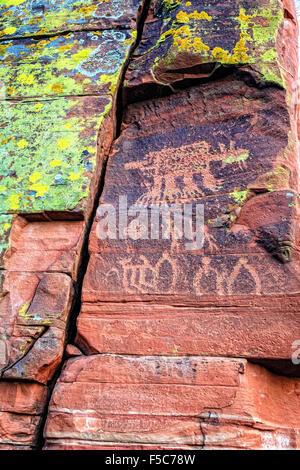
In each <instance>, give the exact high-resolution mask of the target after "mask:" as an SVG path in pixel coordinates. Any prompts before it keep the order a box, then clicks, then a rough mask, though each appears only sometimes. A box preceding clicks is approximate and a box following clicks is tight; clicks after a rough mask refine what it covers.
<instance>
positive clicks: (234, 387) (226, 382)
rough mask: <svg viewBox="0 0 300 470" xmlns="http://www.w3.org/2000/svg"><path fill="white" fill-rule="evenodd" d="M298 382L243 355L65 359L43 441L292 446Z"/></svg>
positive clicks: (51, 445)
mask: <svg viewBox="0 0 300 470" xmlns="http://www.w3.org/2000/svg"><path fill="white" fill-rule="evenodd" d="M299 385H300V384H299V380H297V379H287V378H282V377H276V376H274V375H273V374H271V373H269V372H267V371H266V370H264V369H263V368H261V367H260V366H257V365H253V364H249V363H247V361H245V360H242V359H240V360H237V359H227V358H204V357H199V356H198V357H193V356H190V357H185V358H183V357H171V358H161V357H158V356H143V357H132V356H124V355H123V356H114V355H109V356H106V355H100V356H91V357H89V358H86V357H80V358H76V359H71V360H69V361H68V362H67V363H66V365H65V367H64V370H63V372H62V375H61V377H60V379H59V381H58V383H57V385H56V388H55V392H54V395H53V396H52V400H51V405H50V409H49V418H48V424H47V427H46V435H47V438H48V441H47V442H48V443H47V445H46V449H70V448H79V449H80V448H87V449H89V448H90V449H94V448H98V449H103V448H106V449H107V448H119V447H118V446H120V445H122V444H123V445H124V448H128V447H129V448H131V449H133V448H136V447H137V446H140V447H139V448H145V449H148V448H153V445H155V447H154V448H156V449H160V448H164V449H165V448H175V449H176V448H180V449H182V448H187V449H188V448H194V449H201V448H203V447H205V448H207V449H220V448H233V449H253V448H264V449H269V448H281V449H291V448H297V446H298V445H299V442H300V441H299V438H300V429H299V423H300V415H299V400H300V398H299ZM70 403H72V407H70ZM115 443H118V444H117V447H115V446H116V444H115Z"/></svg>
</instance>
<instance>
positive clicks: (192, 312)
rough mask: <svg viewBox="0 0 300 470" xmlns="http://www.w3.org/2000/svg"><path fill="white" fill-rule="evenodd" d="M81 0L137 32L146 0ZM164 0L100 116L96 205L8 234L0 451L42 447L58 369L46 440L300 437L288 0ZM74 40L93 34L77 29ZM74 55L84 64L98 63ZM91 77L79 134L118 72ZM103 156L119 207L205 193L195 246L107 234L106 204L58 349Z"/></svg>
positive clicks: (225, 443) (152, 11)
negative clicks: (103, 233)
mask: <svg viewBox="0 0 300 470" xmlns="http://www.w3.org/2000/svg"><path fill="white" fill-rule="evenodd" d="M90 3H91V10H90V11H89V10H87V11H85V15H87V18H86V20H87V23H86V29H87V30H88V29H95V28H97V27H100V28H101V29H103V28H109V29H111V28H115V27H119V26H122V27H124V26H125V27H126V30H128V31H127V33H128V37H129V31H131V29H130V28H131V26H132V25H133V18H134V17H135V14H136V12H135V11H133V6H134V5H135V6H136V7H137V4H138V2H135V1H132V2H131V1H130V2H121V5H118V8H119V10H120V11H119V10H118V9H117V10H116V4H117V3H118V2H114V1H112V2H109V5H105V4H103V5H100V6H99V5H98V6H96V5H95V2H93V1H92V2H90ZM169 3H170V2H163V1H160V0H159V1H156V0H154V1H153V2H151V5H150V7H149V10H148V12H147V9H144V13H148V15H147V18H143V15H142V21H144V20H145V24H144V25H142V24H141V33H142V35H141V38H140V37H139V35H138V39H139V40H140V43H139V45H138V48H137V49H136V51H135V52H134V55H133V58H132V60H131V62H130V63H129V67H128V70H127V72H126V74H125V77H124V84H122V83H121V84H120V86H121V87H123V90H122V95H121V94H118V93H116V94H115V95H114V96H115V101H114V109H112V111H114V113H115V114H116V116H117V118H116V119H115V121H113V120H112V114H113V113H112V111H111V112H110V113H109V115H108V116H107V118H106V119H105V120H104V121H103V122H102V123H101V128H100V132H99V139H98V157H99V162H98V163H99V164H98V171H97V172H96V173H97V174H96V175H94V177H93V181H92V183H91V186H90V198H89V200H88V201H87V200H84V201H81V203H80V204H79V205H78V206H77V207H76V210H74V211H73V212H72V211H71V212H72V213H70V211H69V210H66V211H65V212H62V211H60V212H59V211H57V212H56V213H55V211H47V212H46V213H44V212H43V213H39V214H30V215H29V216H28V214H27V215H26V214H25V216H26V217H27V218H24V217H21V216H17V217H15V219H14V223H13V227H12V229H11V230H10V232H9V235H6V238H7V237H8V236H9V241H10V246H9V249H8V250H7V252H6V256H5V258H4V261H3V269H4V271H3V273H2V274H1V278H3V279H4V281H3V289H2V298H1V304H0V319H1V323H0V338H1V339H0V370H1V381H0V449H12V448H18V449H25V448H32V447H35V446H36V444H37V442H38V438H40V439H41V432H42V429H41V424H40V423H41V417H42V416H43V414H44V413H45V411H44V410H45V404H46V401H47V397H46V395H47V387H48V386H49V383H50V381H51V379H52V377H53V375H54V373H55V372H56V371H57V370H58V368H59V367H60V366H61V365H62V363H63V362H64V366H63V370H62V372H61V374H60V376H59V378H58V381H57V383H56V384H55V387H54V390H53V393H52V396H51V400H50V404H49V410H48V416H47V422H46V427H45V430H44V438H45V446H44V448H45V449H67V450H71V449H120V450H128V449H137V450H140V449H157V450H159V449H203V448H205V449H224V448H225V449H298V448H300V414H299V405H300V403H299V401H300V398H299V397H300V379H299V377H300V372H299V366H297V365H295V364H293V363H292V361H291V356H292V353H293V351H294V349H295V348H293V345H294V344H296V342H297V341H299V335H300V316H299V288H300V268H299V206H298V189H299V187H298V186H299V184H298V178H299V174H298V161H297V159H298V154H297V150H298V142H297V113H298V110H297V108H296V100H295V77H296V75H297V67H298V59H297V39H296V38H297V34H298V26H297V20H296V16H295V9H294V4H293V2H292V1H291V0H284V1H279V0H278V1H277V0H253V2H240V1H237V0H235V1H227V2H224V1H222V2H221V1H216V2H215V5H214V7H213V8H212V7H211V5H210V3H211V2H208V1H206V0H195V1H192V2H183V3H181V2H178V4H176V5H172V7H171V8H170V4H169ZM171 3H172V2H171ZM189 3H191V5H189ZM108 7H109V8H110V10H109V11H108ZM49 8H52V6H49ZM47 12H48V10H47ZM47 12H46V13H47ZM46 13H45V18H47V15H46ZM50 13H51V12H50ZM77 13H78V12H77ZM77 13H76V11H74V14H76V15H77ZM92 14H93V17H90V15H92ZM18 15H19V14H18ZM18 15H17V16H18ZM224 15H225V16H226V18H227V22H226V31H225V30H224V28H225V26H224ZM25 16H26V15H25ZM76 18H77V16H76ZM77 19H78V18H77ZM79 19H80V18H79ZM23 20H24V18H23V17H22V15H21V16H20V18H19V16H18V22H19V23H20V21H21V22H22V21H23ZM8 21H10V20H8ZM45 21H46V20H45ZM14 24H15V19H14V20H13V22H12V23H8V24H6V23H5V24H4V26H5V27H10V28H11V27H12V26H13V29H16V28H15V27H14ZM142 27H143V28H142ZM53 28H54V30H53V31H52V30H51V31H52V32H51V34H52V33H53V34H54V33H55V32H56V31H60V29H59V28H58V27H57V26H53ZM70 28H71V30H72V31H73V30H74V29H75V30H77V29H78V28H80V26H79V24H76V22H75V23H74V25H73V26H72V25H71V26H70ZM142 29H143V31H142ZM9 31H12V30H11V29H9ZM15 33H16V34H18V33H17V29H16V31H15ZM127 33H126V34H127ZM12 34H14V33H12ZM33 34H34V35H39V34H41V33H40V32H39V31H35V32H34V33H33ZM101 34H102V32H101V33H100V36H101ZM25 35H26V36H28V34H27V33H26V34H25ZM76 35H79V36H80V37H81V36H82V40H83V42H85V40H86V37H87V34H86V32H84V33H76ZM79 36H78V37H79ZM133 36H134V34H133ZM5 37H6V36H5V35H4V38H5ZM76 37H77V36H76ZM126 37H127V36H126ZM262 38H263V39H262ZM96 39H97V40H99V38H96ZM102 39H103V38H102ZM102 39H100V43H101V44H102V42H101V41H102ZM93 40H95V38H94V39H88V41H89V44H90V45H93V44H92V41H93ZM103 40H104V43H105V44H106V46H105V47H104V52H105V54H108V55H109V57H110V60H111V61H112V62H113V63H114V60H116V59H115V56H114V55H113V53H112V52H113V48H112V44H111V43H109V44H110V47H108V46H107V42H106V41H105V38H104V39H103ZM28 41H29V42H30V41H31V39H26V41H25V42H26V44H27V42H28ZM126 41H127V43H126ZM126 41H125V42H124V44H125V43H126V44H128V41H130V39H129V38H127V39H126ZM78 44H79V43H78ZM78 44H77V43H76V48H78V49H76V51H77V50H78V51H79V52H80V46H79V45H78ZM93 47H94V46H93ZM126 47H127V46H126ZM128 47H129V46H128ZM100 55H101V54H100ZM42 57H43V56H42ZM93 57H96V58H97V55H95V56H94V55H93ZM6 60H7V58H6ZM124 60H125V59H124ZM104 65H105V64H104ZM85 66H86V67H87V70H88V72H91V71H93V70H94V69H93V68H94V67H97V60H96V59H95V61H93V60H91V61H89V62H88V63H87V64H85ZM13 73H15V72H14V71H13ZM42 73H44V71H43V70H42ZM97 73H98V72H97ZM118 74H120V70H118ZM120 77H121V74H120ZM41 80H42V76H41ZM116 80H117V79H116V78H115V81H116ZM100 81H101V83H100V87H99V86H98V85H99V84H98V83H97V82H96V80H94V82H92V83H88V85H86V83H85V82H84V81H82V80H81V81H80V86H81V87H82V90H83V91H82V94H84V93H91V95H93V94H95V93H97V94H99V93H100V94H101V96H100V97H99V96H97V97H95V96H90V97H88V98H84V100H87V101H86V103H88V104H87V106H84V104H83V105H82V106H81V107H79V108H77V109H78V113H79V115H80V118H81V121H83V118H84V119H85V122H86V128H85V129H84V130H83V131H82V132H81V138H82V139H83V138H86V135H89V133H93V132H95V130H94V128H93V127H92V126H91V122H93V121H91V120H93V112H94V113H95V114H96V113H97V112H99V109H100V108H101V110H102V108H103V109H104V107H105V106H107V104H108V100H110V98H108V96H109V94H114V90H115V86H116V83H115V81H114V82H109V80H108V76H107V75H106V74H104V73H103V74H102V75H101V80H100ZM108 84H110V85H111V86H110V87H109V86H108ZM123 85H124V86H123ZM97 87H98V88H97ZM25 91H26V93H27V94H28V93H29V95H28V96H30V89H29V88H27V89H26V90H25ZM26 93H25V95H26ZM59 93H60V91H59ZM26 96H27V95H26ZM18 97H19V98H20V97H21V95H20V96H18ZM121 98H122V99H123V104H124V110H123V111H124V112H123V115H122V123H121V122H117V121H118V120H120V116H121V109H118V108H119V107H120V105H121V101H122V100H121ZM103 99H104V101H103ZM97 103H99V109H98V105H97ZM83 108H84V109H83ZM105 109H106V108H105ZM101 112H102V111H101ZM97 122H98V121H97ZM119 127H120V129H119ZM118 130H119V131H120V135H119V137H118V139H117V140H115V142H114V143H113V145H112V146H111V142H112V139H113V135H114V134H115V135H116V134H117V132H118ZM97 132H98V128H97ZM109 150H110V151H109ZM108 153H109V156H108V164H107V167H106V172H105V175H104V174H103V176H105V178H103V188H102V192H101V196H100V200H99V207H100V206H101V205H102V204H112V205H114V206H115V207H116V208H118V203H119V196H125V195H126V197H127V203H128V206H130V205H132V204H135V203H137V204H141V205H142V206H143V208H144V209H147V210H150V209H151V207H152V206H153V204H169V205H170V204H174V203H176V204H178V205H179V207H182V206H183V204H188V203H189V204H194V208H195V204H196V203H197V204H202V205H203V206H204V224H205V230H204V244H203V246H202V245H201V246H199V247H197V249H192V248H189V246H190V245H187V240H184V239H175V238H174V237H173V238H172V239H171V240H169V239H167V240H165V239H161V238H162V237H160V239H158V240H157V239H151V236H150V235H151V233H150V231H149V232H147V229H145V223H144V222H141V221H140V222H139V223H140V227H139V230H140V233H148V239H139V237H138V236H137V239H136V240H133V239H130V238H128V237H125V239H120V238H121V237H120V235H121V233H120V232H118V233H117V235H118V236H119V237H116V239H109V238H108V239H104V240H103V239H100V237H99V227H100V226H101V220H102V219H101V217H100V215H99V213H97V215H96V216H95V218H94V220H93V225H92V229H91V233H90V236H89V253H90V259H89V262H88V267H87V272H86V273H85V276H84V281H83V289H82V298H81V300H82V303H81V309H80V314H79V316H78V319H77V337H76V340H75V344H68V345H66V343H67V341H68V336H69V334H70V331H68V330H69V329H70V326H69V323H68V322H69V319H70V312H71V310H72V304H73V303H74V302H75V301H76V300H77V302H78V300H79V299H78V295H79V294H78V292H76V291H75V289H74V286H76V283H77V282H78V280H79V279H80V275H81V270H82V269H83V268H84V262H85V260H83V257H84V256H87V254H86V253H85V252H84V250H83V242H84V235H85V233H86V230H88V228H87V226H88V224H86V222H87V221H88V218H89V215H90V214H91V211H92V205H93V201H92V199H93V197H95V194H96V193H97V187H98V186H99V184H100V182H99V181H100V173H101V171H100V170H101V168H102V167H101V165H102V162H103V160H104V159H105V157H106V155H107V154H108ZM99 169H100V170H99ZM96 202H97V201H96ZM23 215H24V214H23ZM133 218H134V215H132V214H131V216H129V222H131V224H132V222H133ZM143 224H144V225H143ZM132 227H134V225H132ZM144 229H145V230H146V232H145V230H144ZM143 230H144V232H143ZM79 287H80V286H79ZM73 313H74V311H73ZM83 354H84V355H83ZM249 361H251V362H249ZM255 362H256V363H257V364H254V363H255ZM265 367H267V368H268V369H269V370H267V369H266V368H265ZM272 371H273V372H276V373H277V374H281V375H276V374H275V373H273V372H272ZM283 375H287V376H289V377H284V376H283ZM297 377H298V378H297Z"/></svg>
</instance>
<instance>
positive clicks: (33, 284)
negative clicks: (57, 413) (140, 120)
mask: <svg viewBox="0 0 300 470" xmlns="http://www.w3.org/2000/svg"><path fill="white" fill-rule="evenodd" d="M120 6H121V10H119V8H120ZM138 11H139V0H137V1H135V0H132V2H123V4H122V5H120V4H119V2H115V1H114V0H112V1H106V2H102V3H101V2H95V1H90V2H86V1H85V2H69V1H59V0H57V1H51V2H32V1H29V0H28V1H27V0H26V1H18V2H10V1H5V2H1V6H0V17H1V20H0V52H1V62H0V84H1V96H0V98H1V101H0V114H1V117H0V129H1V130H0V134H1V135H0V144H1V146H0V148H1V162H0V177H1V187H0V230H1V235H2V237H1V246H0V258H1V292H0V295H1V300H0V377H1V381H0V387H2V388H3V387H5V390H6V392H5V393H6V395H3V397H2V396H1V400H2V402H1V426H0V446H2V447H3V448H10V447H11V446H13V445H17V446H22V448H24V446H25V447H26V446H30V447H32V446H35V445H36V443H37V438H38V434H39V433H40V429H39V425H40V419H41V416H42V414H43V412H44V408H45V405H46V391H47V386H48V385H49V383H51V380H52V377H53V375H54V373H55V372H56V371H57V369H58V367H59V366H60V364H61V362H62V359H63V354H64V349H65V345H66V341H67V336H68V335H69V333H68V331H67V330H68V325H69V317H70V312H71V309H72V308H73V307H72V306H73V304H74V305H75V302H76V295H75V296H74V293H75V294H76V292H77V288H78V287H79V286H77V284H78V279H79V276H80V270H81V263H82V257H83V255H84V251H83V244H84V237H85V236H86V231H87V228H88V225H89V218H90V217H91V214H92V209H93V205H94V198H95V194H96V193H97V191H98V186H99V180H100V177H101V172H102V164H103V161H104V160H105V158H106V155H107V152H108V149H109V148H110V145H111V142H112V139H113V137H114V133H115V126H116V122H115V99H116V94H117V88H118V83H119V79H120V76H121V75H122V70H123V66H124V64H125V63H126V61H127V58H128V55H129V52H130V50H131V49H132V47H133V45H134V43H135V37H136V31H135V28H136V18H137V16H138ZM77 295H78V294H77ZM8 380H9V381H8ZM6 381H7V382H6ZM23 381H25V382H24V386H23ZM10 384H11V385H10ZM13 384H15V386H14V385H13ZM14 387H15V388H16V392H14ZM36 390H37V391H38V392H35V391H36ZM38 393H39V395H38ZM26 394H29V395H30V394H33V395H34V396H35V395H36V399H35V401H30V400H29V401H28V406H27V408H24V409H22V407H21V408H20V406H19V401H20V400H22V399H23V400H25V399H26ZM15 395H16V396H17V397H18V400H19V401H18V400H17V401H16V402H14V401H13V400H14V396H15ZM30 396H31V395H30ZM8 398H9V400H11V401H12V404H11V405H10V401H9V400H8ZM36 402H37V403H38V408H37V407H36ZM22 428H24V430H23V431H22Z"/></svg>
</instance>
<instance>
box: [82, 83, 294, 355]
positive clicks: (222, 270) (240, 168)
mask: <svg viewBox="0 0 300 470" xmlns="http://www.w3.org/2000/svg"><path fill="white" fill-rule="evenodd" d="M285 98H286V92H285V91H284V90H280V89H278V88H275V87H269V88H266V89H257V88H255V87H250V86H249V85H247V84H246V83H245V82H244V81H243V80H241V79H238V78H237V77H236V76H234V75H233V76H230V77H229V76H228V77H227V78H223V79H221V80H217V81H215V82H211V83H208V84H206V85H205V86H198V87H196V86H195V87H193V88H190V89H187V90H185V91H181V92H178V93H177V94H176V95H172V96H168V97H164V98H160V99H156V100H149V101H144V102H141V103H136V104H134V105H130V106H129V107H128V109H127V111H126V113H125V115H124V122H123V129H122V133H121V136H120V138H119V139H118V141H117V142H116V143H115V145H114V147H113V149H112V152H111V155H110V157H109V161H108V166H107V173H106V179H105V185H104V189H103V193H102V196H101V198H100V201H99V210H100V209H101V205H107V206H108V205H111V206H113V207H114V208H115V210H116V214H117V217H116V223H117V227H118V224H119V222H120V209H119V196H122V197H123V198H124V196H126V197H127V205H128V213H129V211H130V210H132V208H131V209H130V207H131V205H132V204H135V203H137V204H140V205H141V207H142V209H143V210H146V211H148V212H147V217H148V219H146V220H147V221H148V226H147V225H146V224H147V222H145V219H141V218H139V219H137V218H136V219H133V215H135V214H133V213H132V214H131V216H130V215H129V216H128V218H127V220H128V224H131V225H129V229H128V233H129V235H130V232H129V230H131V228H132V227H133V225H132V224H134V223H138V224H140V227H141V228H140V233H141V234H144V235H143V236H140V237H139V236H138V234H137V239H136V240H134V239H133V237H130V236H129V235H128V233H127V235H126V234H125V235H123V234H122V232H121V231H120V229H119V231H118V230H117V231H116V237H115V239H113V237H108V236H106V235H105V232H104V235H103V234H102V235H101V230H102V228H103V226H105V222H103V220H105V219H103V217H102V216H101V214H100V212H99V211H98V215H97V216H96V218H95V221H94V224H93V229H92V233H91V236H90V247H89V249H90V252H91V258H90V261H89V265H88V269H87V273H86V276H85V279H84V285H83V294H82V300H83V304H82V309H81V313H80V315H79V317H78V322H77V326H78V334H77V342H78V344H80V345H81V346H82V347H83V348H84V350H85V351H87V352H90V353H102V352H105V353H118V354H122V353H124V354H126V353H127V354H145V355H147V354H158V355H170V354H172V353H173V351H174V348H177V350H178V351H181V353H182V354H193V355H194V354H200V355H202V354H203V355H206V354H208V355H212V356H218V355H220V356H226V355H227V354H229V355H230V356H235V357H246V358H251V359H256V358H260V359H261V358H265V359H267V358H269V359H284V360H290V357H291V347H292V344H293V343H294V341H296V340H297V339H298V337H299V332H300V316H299V291H300V271H299V223H298V221H299V215H298V211H299V209H298V198H297V192H296V190H297V181H296V180H297V171H298V170H297V164H296V161H297V153H296V147H295V142H294V140H293V138H292V137H291V136H292V135H293V120H292V118H293V114H291V115H289V111H290V109H289V107H288V105H287V104H286V101H285ZM179 117H180V118H179ZM291 123H292V124H291ZM289 133H290V134H289ZM288 134H289V135H290V138H288V137H287V135H288ZM174 203H176V204H178V205H179V207H180V208H181V209H183V207H184V206H183V204H187V203H190V204H194V208H195V205H196V204H202V205H203V206H204V224H205V226H204V244H203V246H200V247H199V248H198V249H189V247H188V244H187V243H186V241H187V239H185V240H183V239H181V240H177V239H176V238H175V237H174V233H171V239H163V238H162V234H161V233H160V234H159V239H158V240H157V239H153V238H151V236H152V232H151V231H150V228H149V227H150V221H152V212H151V211H152V209H153V205H154V204H160V205H161V206H160V207H169V208H170V207H171V208H172V206H171V205H172V204H174ZM134 210H135V209H134ZM179 213H180V215H181V216H182V212H180V210H179ZM123 215H124V214H123ZM130 227H131V228H130ZM151 230H152V229H151ZM145 235H146V236H145ZM147 235H148V238H147ZM122 237H123V238H124V239H122ZM139 238H140V239H139ZM275 298H276V299H278V303H274V300H275ZM118 303H119V305H118ZM291 304H292V305H294V310H291ZM176 306H179V307H180V308H176ZM275 306H276V307H275ZM177 350H176V351H177Z"/></svg>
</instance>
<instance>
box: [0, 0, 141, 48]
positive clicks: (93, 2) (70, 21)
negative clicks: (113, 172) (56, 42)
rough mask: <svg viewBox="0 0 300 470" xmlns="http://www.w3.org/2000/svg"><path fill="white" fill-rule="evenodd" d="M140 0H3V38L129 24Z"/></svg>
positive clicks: (0, 16)
mask: <svg viewBox="0 0 300 470" xmlns="http://www.w3.org/2000/svg"><path fill="white" fill-rule="evenodd" d="M138 5H139V0H40V1H32V0H1V1H0V40H1V38H13V37H15V36H22V37H28V36H38V35H45V34H51V33H52V34H53V33H56V32H62V31H75V30H80V29H94V30H96V29H105V28H107V27H110V28H114V27H117V26H123V27H128V28H129V25H130V23H131V21H133V20H135V18H136V13H137V9H138Z"/></svg>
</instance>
